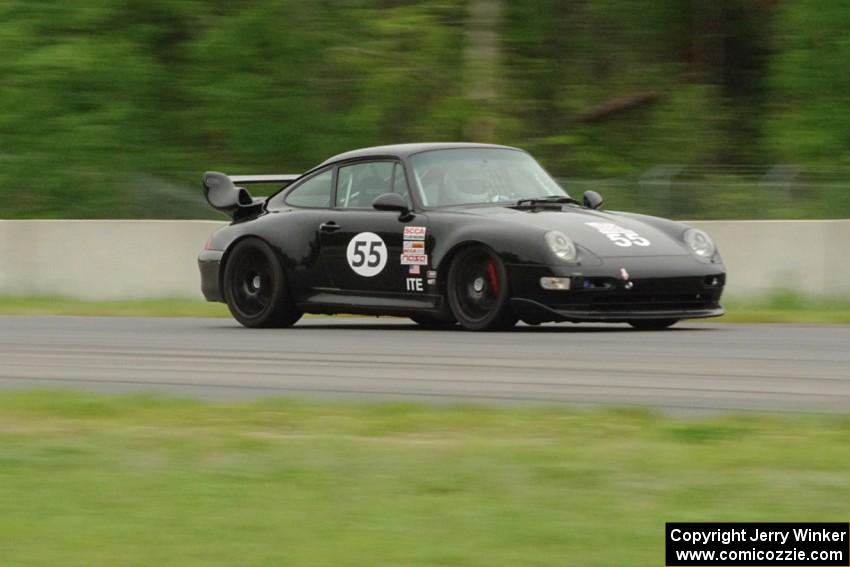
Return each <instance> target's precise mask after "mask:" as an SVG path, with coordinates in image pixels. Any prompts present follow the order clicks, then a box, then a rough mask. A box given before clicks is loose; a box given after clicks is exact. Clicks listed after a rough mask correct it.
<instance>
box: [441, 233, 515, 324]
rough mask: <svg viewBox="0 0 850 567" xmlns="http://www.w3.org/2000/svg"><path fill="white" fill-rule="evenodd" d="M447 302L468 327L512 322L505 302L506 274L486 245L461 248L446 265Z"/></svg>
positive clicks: (506, 294) (506, 293)
mask: <svg viewBox="0 0 850 567" xmlns="http://www.w3.org/2000/svg"><path fill="white" fill-rule="evenodd" d="M446 287H447V289H446V291H447V293H448V298H449V306H450V307H451V310H452V314H454V316H455V319H457V322H458V323H460V325H461V326H462V327H463V328H464V329H466V330H468V331H499V330H506V329H510V328H511V327H513V326H514V325H516V322H517V318H516V316H515V315H514V314H513V312H512V311H511V307H510V305H509V303H508V299H509V290H508V274H507V271H506V270H505V265H504V264H503V263H502V260H501V259H500V258H499V257H498V256H497V255H496V254H495V253H494V252H493V251H492V250H491V249H489V248H486V247H484V246H470V247H469V248H464V249H463V250H461V251H460V252H459V253H458V255H457V256H455V258H454V260H453V261H452V264H451V267H450V268H449V277H448V285H447V286H446Z"/></svg>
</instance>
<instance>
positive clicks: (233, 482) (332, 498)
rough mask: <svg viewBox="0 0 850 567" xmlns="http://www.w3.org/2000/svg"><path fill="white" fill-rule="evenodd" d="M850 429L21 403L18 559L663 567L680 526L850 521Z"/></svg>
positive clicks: (508, 413)
mask: <svg viewBox="0 0 850 567" xmlns="http://www.w3.org/2000/svg"><path fill="white" fill-rule="evenodd" d="M848 442H850V420H848V419H847V418H839V417H818V418H815V417H770V416H743V417H742V416H737V417H736V416H728V417H722V418H712V419H687V420H680V419H674V418H667V417H660V416H657V415H653V414H650V413H645V412H633V411H603V412H594V413H581V412H575V411H572V410H562V409H557V410H556V409H509V410H502V409H483V408H475V409H472V408H426V407H420V406H414V405H375V406H366V407H358V406H353V405H342V404H321V403H318V404H308V403H293V402H287V401H264V402H258V403H253V404H247V405H213V404H204V403H200V402H188V401H176V400H166V399H157V398H150V397H123V398H113V397H100V396H92V395H81V394H59V393H44V392H41V393H38V392H36V393H3V394H2V395H0V534H2V535H0V557H2V563H3V564H4V565H23V566H27V565H45V566H53V565H63V566H86V567H95V566H113V565H123V566H134V565H139V566H142V565H144V566H147V565H181V566H194V565H197V566H215V565H227V566H231V565H240V566H254V565H257V566H261V565H262V566H265V565H287V566H288V567H299V566H305V567H307V566H309V567H315V566H325V565H327V566H360V565H362V566H374V565H393V566H401V565H415V566H417V567H418V566H454V565H457V566H481V567H493V566H496V565H505V566H510V567H513V566H515V565H534V566H548V565H552V566H562V565H582V566H588V567H592V566H600V567H601V566H605V567H608V566H611V565H663V535H662V534H663V529H664V522H666V521H677V520H678V521H700V520H703V521H705V520H726V521H732V520H742V521H743V520H753V521H755V520H769V521H792V520H793V521H846V520H847V502H850V451H848V450H847V446H848Z"/></svg>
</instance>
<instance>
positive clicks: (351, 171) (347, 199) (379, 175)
mask: <svg viewBox="0 0 850 567" xmlns="http://www.w3.org/2000/svg"><path fill="white" fill-rule="evenodd" d="M394 166H395V164H394V163H393V162H391V161H372V162H367V163H355V164H354V165H346V166H344V167H340V168H339V175H338V176H337V186H336V206H337V207H340V208H343V209H371V208H372V201H374V200H375V199H376V198H377V197H379V196H380V195H383V194H384V193H389V192H390V186H391V183H392V177H393V167H394Z"/></svg>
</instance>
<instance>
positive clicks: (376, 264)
mask: <svg viewBox="0 0 850 567" xmlns="http://www.w3.org/2000/svg"><path fill="white" fill-rule="evenodd" d="M345 257H346V258H347V259H348V265H349V266H351V269H352V270H354V272H355V273H356V274H357V275H360V276H363V277H364V278H371V277H373V276H377V275H378V274H380V273H381V271H383V269H384V266H386V265H387V245H386V244H384V241H383V239H381V237H380V236H378V235H377V234H375V233H374V232H361V233H360V234H358V235H356V236H355V237H354V238H352V239H351V242H349V243H348V250H347V251H346V253H345Z"/></svg>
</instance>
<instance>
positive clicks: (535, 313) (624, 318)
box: [511, 298, 726, 324]
mask: <svg viewBox="0 0 850 567" xmlns="http://www.w3.org/2000/svg"><path fill="white" fill-rule="evenodd" d="M511 308H512V309H513V311H514V313H515V314H516V316H517V317H519V318H520V319H522V320H523V321H525V322H526V323H532V324H534V323H546V322H549V321H554V322H562V321H571V322H573V323H628V322H629V321H642V320H643V321H645V320H654V319H676V320H680V319H703V318H706V317H720V316H721V315H723V314H724V313H725V312H726V310H725V309H723V307H722V306H720V305H717V306H716V307H713V308H707V309H652V310H640V309H632V310H629V309H621V310H616V311H599V310H592V309H553V308H552V307H548V306H546V305H543V304H542V303H538V302H536V301H532V300H530V299H521V298H514V299H511Z"/></svg>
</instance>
